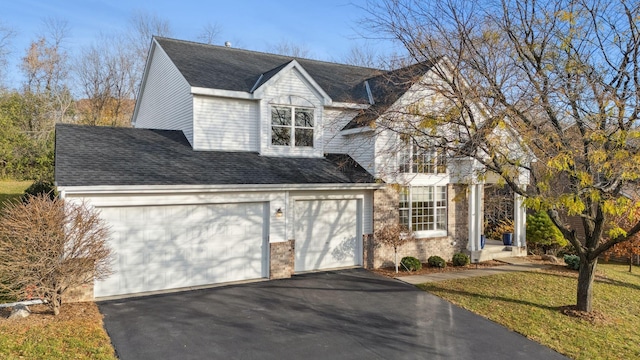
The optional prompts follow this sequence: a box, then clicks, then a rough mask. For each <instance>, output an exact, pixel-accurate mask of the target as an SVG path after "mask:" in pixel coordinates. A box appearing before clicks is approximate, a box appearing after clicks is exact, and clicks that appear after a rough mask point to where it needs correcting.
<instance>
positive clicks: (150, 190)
mask: <svg viewBox="0 0 640 360" xmlns="http://www.w3.org/2000/svg"><path fill="white" fill-rule="evenodd" d="M384 186H385V184H383V183H380V184H375V183H353V184H264V185H263V184H234V185H99V186H58V189H57V190H58V192H60V193H64V194H65V196H69V195H88V194H167V193H176V194H178V193H180V194H184V193H201V192H252V191H289V190H375V189H380V188H383V187H384Z"/></svg>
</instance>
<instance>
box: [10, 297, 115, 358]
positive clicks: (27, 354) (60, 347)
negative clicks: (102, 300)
mask: <svg viewBox="0 0 640 360" xmlns="http://www.w3.org/2000/svg"><path fill="white" fill-rule="evenodd" d="M31 310H32V314H31V315H30V316H29V317H27V318H24V319H11V320H9V319H7V318H6V316H7V315H8V314H9V312H10V311H9V310H8V309H2V311H0V316H1V317H0V359H7V360H8V359H116V357H115V354H114V350H113V347H112V346H111V340H110V339H109V336H108V335H107V333H106V332H105V330H104V327H103V325H102V315H101V314H100V312H99V311H98V307H97V306H96V304H94V303H90V302H87V303H74V304H63V306H62V309H61V312H60V315H58V316H53V314H52V313H51V312H50V311H49V310H48V309H47V308H46V307H44V306H43V305H37V306H32V307H31Z"/></svg>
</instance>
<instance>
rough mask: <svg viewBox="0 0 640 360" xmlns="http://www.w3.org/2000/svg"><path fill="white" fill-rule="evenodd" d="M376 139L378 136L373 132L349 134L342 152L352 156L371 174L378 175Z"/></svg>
mask: <svg viewBox="0 0 640 360" xmlns="http://www.w3.org/2000/svg"><path fill="white" fill-rule="evenodd" d="M375 140H376V136H374V135H373V132H367V133H362V134H352V135H347V136H345V144H344V150H343V151H342V152H343V153H346V154H348V155H349V156H351V157H352V158H353V159H354V160H355V161H356V162H357V163H358V164H360V166H362V167H363V168H364V169H365V170H367V171H368V172H369V173H370V174H373V175H374V176H377V175H376V174H375V167H376V157H375V155H376V154H375Z"/></svg>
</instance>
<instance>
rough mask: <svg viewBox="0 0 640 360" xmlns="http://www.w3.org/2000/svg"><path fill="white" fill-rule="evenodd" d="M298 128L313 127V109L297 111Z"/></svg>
mask: <svg viewBox="0 0 640 360" xmlns="http://www.w3.org/2000/svg"><path fill="white" fill-rule="evenodd" d="M296 126H301V127H309V128H312V127H313V109H296Z"/></svg>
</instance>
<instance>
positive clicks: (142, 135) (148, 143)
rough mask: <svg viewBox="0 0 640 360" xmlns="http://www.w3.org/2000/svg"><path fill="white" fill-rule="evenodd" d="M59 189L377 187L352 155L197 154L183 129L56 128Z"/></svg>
mask: <svg viewBox="0 0 640 360" xmlns="http://www.w3.org/2000/svg"><path fill="white" fill-rule="evenodd" d="M55 180H56V183H57V185H58V186H95V185H225V184H229V185H231V184H349V183H373V182H374V179H373V177H372V176H371V175H370V174H369V173H367V172H366V171H365V170H364V169H363V168H362V167H360V166H359V165H358V164H357V163H356V162H355V161H353V160H352V159H351V158H349V157H348V156H347V155H328V156H327V157H326V158H282V157H265V156H260V155H258V154H257V153H249V152H219V151H194V150H193V149H192V148H191V145H190V144H189V142H188V141H187V139H186V138H185V136H184V134H183V133H182V131H176V130H150V129H132V128H110V127H94V126H79V125H68V124H59V125H57V126H56V159H55Z"/></svg>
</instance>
